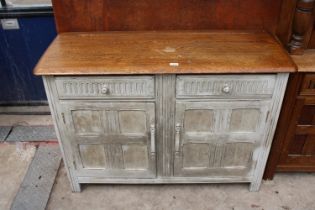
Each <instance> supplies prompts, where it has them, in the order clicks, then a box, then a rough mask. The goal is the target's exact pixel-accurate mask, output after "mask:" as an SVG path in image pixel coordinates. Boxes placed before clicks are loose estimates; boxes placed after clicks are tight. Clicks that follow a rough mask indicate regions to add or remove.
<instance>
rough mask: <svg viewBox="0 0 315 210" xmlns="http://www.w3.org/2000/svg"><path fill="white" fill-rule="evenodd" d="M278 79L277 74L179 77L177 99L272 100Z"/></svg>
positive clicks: (177, 80)
mask: <svg viewBox="0 0 315 210" xmlns="http://www.w3.org/2000/svg"><path fill="white" fill-rule="evenodd" d="M276 77H277V75H276V74H268V75H261V74H255V75H199V76H195V75H183V76H177V79H176V97H177V98H194V97H197V98H202V97H207V98H209V97H210V98H221V97H222V98H233V97H234V98H240V97H244V98H257V97H258V98H259V97H263V98H271V97H272V94H273V91H274V87H275V82H276Z"/></svg>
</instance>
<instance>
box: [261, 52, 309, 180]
mask: <svg viewBox="0 0 315 210" xmlns="http://www.w3.org/2000/svg"><path fill="white" fill-rule="evenodd" d="M293 59H294V61H295V63H296V64H297V66H298V73H295V74H292V75H291V76H290V80H289V83H288V90H287V92H286V96H285V99H284V103H283V109H282V111H281V117H280V119H279V124H278V128H277V132H276V135H275V139H274V143H273V146H272V150H271V153H270V157H269V160H268V165H267V167H266V172H265V175H264V179H272V178H273V176H274V173H275V171H279V172H294V171H304V172H305V171H309V172H310V171H313V172H314V171H315V138H314V134H315V127H314V125H315V124H314V122H315V121H314V119H315V117H314V116H315V85H314V84H315V82H314V80H315V74H314V72H315V51H314V50H307V51H305V53H304V55H302V56H293Z"/></svg>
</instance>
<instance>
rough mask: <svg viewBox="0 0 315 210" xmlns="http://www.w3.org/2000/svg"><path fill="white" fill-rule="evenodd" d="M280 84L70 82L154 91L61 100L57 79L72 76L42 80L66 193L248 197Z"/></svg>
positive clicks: (223, 78)
mask: <svg viewBox="0 0 315 210" xmlns="http://www.w3.org/2000/svg"><path fill="white" fill-rule="evenodd" d="M287 77H288V74H263V75H261V74H257V75H246V74H244V75H155V76H128V77H126V76H115V77H106V76H104V77H98V76H93V77H92V76H90V77H86V76H82V77H75V78H74V81H75V82H76V84H77V85H79V84H80V83H81V81H88V83H89V84H90V83H91V84H92V83H93V81H94V82H96V83H97V84H101V83H102V81H103V80H104V81H106V84H110V83H111V81H112V80H113V82H117V81H120V80H121V79H122V81H123V83H124V85H125V86H124V87H127V86H126V84H130V83H133V80H134V79H135V80H137V78H139V79H140V80H142V81H145V82H147V83H146V84H148V83H150V84H149V86H147V87H148V88H149V89H150V87H153V88H152V89H150V90H146V91H142V92H141V93H143V94H142V95H141V94H140V95H139V94H138V95H137V94H135V95H133V94H131V93H130V92H129V93H127V94H122V92H121V90H120V92H119V91H118V92H116V93H118V94H116V95H113V96H103V95H100V92H97V91H101V89H98V90H96V89H97V88H96V89H95V88H94V89H93V91H94V92H93V91H92V93H93V94H90V92H89V91H90V89H89V88H88V91H87V92H86V91H85V92H84V91H83V92H82V91H81V92H79V91H78V92H75V90H74V89H73V90H72V93H71V94H69V93H70V92H69V91H68V90H67V91H68V93H67V95H65V93H64V91H65V89H64V84H63V81H67V83H68V82H71V80H72V77H49V76H47V77H45V79H44V81H45V88H46V91H47V93H48V96H49V103H50V107H51V109H52V113H53V115H54V121H55V126H56V130H57V134H58V137H59V141H60V144H61V148H62V151H63V156H64V159H65V162H66V165H67V169H68V176H69V178H70V181H71V183H72V190H73V191H80V183H133V184H135V183H204V182H209V183H212V182H249V183H251V190H253V191H254V190H258V189H259V184H260V182H261V177H262V174H263V168H264V166H265V164H266V160H267V156H268V152H269V149H270V145H271V141H272V136H273V133H274V129H275V125H276V122H277V118H278V115H279V110H280V107H281V101H282V99H283V94H284V90H285V86H286V82H287ZM77 81H80V82H79V83H78V82H77ZM73 84H74V83H73ZM95 87H99V86H98V85H96V86H95ZM130 87H132V85H131V86H130ZM80 88H81V87H80ZM80 88H79V89H77V90H80ZM111 88H112V87H111ZM107 91H108V89H107V90H106V92H107ZM148 91H149V92H150V94H148ZM152 91H153V92H152ZM82 93H84V94H82ZM138 93H140V92H138Z"/></svg>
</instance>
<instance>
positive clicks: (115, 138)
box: [59, 101, 156, 178]
mask: <svg viewBox="0 0 315 210" xmlns="http://www.w3.org/2000/svg"><path fill="white" fill-rule="evenodd" d="M59 107H60V110H62V113H61V114H62V115H63V120H64V122H63V123H64V128H65V129H64V130H63V132H64V133H65V135H67V136H68V140H69V143H70V144H71V149H72V152H73V154H74V157H75V165H76V174H78V175H81V174H84V175H88V176H94V175H101V176H104V177H112V176H115V177H137V178H144V177H145V178H150V177H151V178H154V177H155V176H156V157H155V156H156V154H155V151H152V148H155V129H151V127H155V105H154V103H152V102H125V103H121V102H112V101H107V102H104V101H93V102H85V101H81V102H80V103H77V102H73V101H71V102H70V101H66V102H63V103H62V104H61V105H60V106H59ZM152 136H153V137H154V138H153V139H151V137H152ZM80 139H81V140H80ZM83 139H84V141H83ZM151 143H152V144H153V145H151ZM97 147H100V148H97ZM93 159H94V160H95V162H93ZM96 163H98V164H96Z"/></svg>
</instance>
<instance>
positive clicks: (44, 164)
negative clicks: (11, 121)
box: [11, 145, 61, 210]
mask: <svg viewBox="0 0 315 210" xmlns="http://www.w3.org/2000/svg"><path fill="white" fill-rule="evenodd" d="M60 162H61V154H60V150H59V147H58V145H49V146H40V147H39V148H38V150H37V151H36V153H35V156H34V159H33V161H32V163H31V165H30V166H29V168H28V171H27V173H26V175H25V177H24V180H23V182H22V184H21V186H20V188H19V191H18V193H17V194H16V196H15V199H14V201H13V203H12V205H11V210H35V209H36V210H44V209H45V208H46V205H47V202H48V199H49V196H50V193H51V190H52V187H53V185H54V182H55V178H56V175H57V172H58V169H59V166H60Z"/></svg>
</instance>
